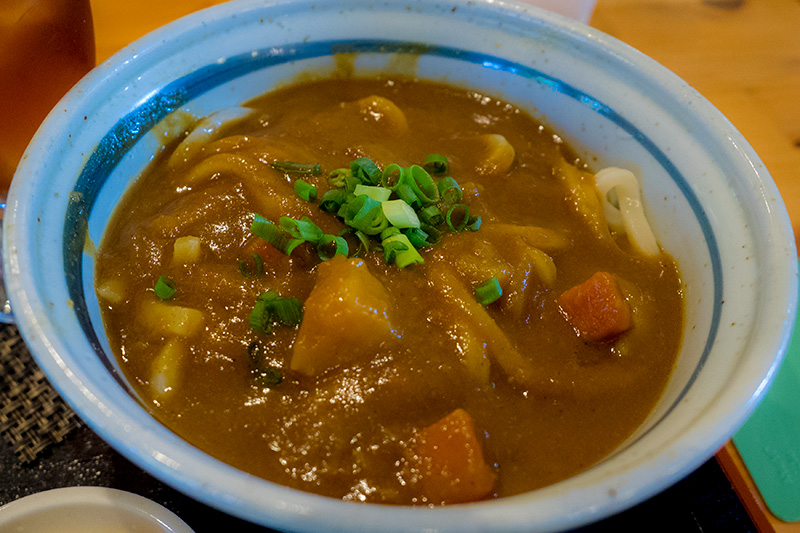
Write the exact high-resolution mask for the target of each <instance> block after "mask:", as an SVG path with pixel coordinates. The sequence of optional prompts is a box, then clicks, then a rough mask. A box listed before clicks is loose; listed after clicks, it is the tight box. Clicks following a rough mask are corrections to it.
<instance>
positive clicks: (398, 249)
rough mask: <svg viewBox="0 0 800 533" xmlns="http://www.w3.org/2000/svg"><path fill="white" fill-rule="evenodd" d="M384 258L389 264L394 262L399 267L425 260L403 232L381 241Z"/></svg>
mask: <svg viewBox="0 0 800 533" xmlns="http://www.w3.org/2000/svg"><path fill="white" fill-rule="evenodd" d="M382 245H383V253H384V259H385V260H386V262H387V263H389V264H392V263H394V264H396V265H397V266H398V267H400V268H405V267H407V266H408V265H412V264H418V263H420V264H421V263H424V262H425V260H424V259H423V258H422V256H421V255H419V252H418V251H417V250H416V248H414V246H413V245H412V244H411V241H409V240H408V237H406V236H405V235H404V234H403V233H398V234H397V235H392V236H391V237H388V238H387V239H384V241H383V243H382Z"/></svg>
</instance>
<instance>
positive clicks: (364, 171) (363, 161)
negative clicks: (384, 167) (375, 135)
mask: <svg viewBox="0 0 800 533" xmlns="http://www.w3.org/2000/svg"><path fill="white" fill-rule="evenodd" d="M350 172H352V173H353V176H355V177H356V178H358V181H359V183H363V184H365V185H377V184H378V183H380V181H381V170H380V169H379V168H378V165H376V164H375V162H374V161H373V160H372V159H370V158H369V157H359V158H358V159H356V160H355V161H351V162H350Z"/></svg>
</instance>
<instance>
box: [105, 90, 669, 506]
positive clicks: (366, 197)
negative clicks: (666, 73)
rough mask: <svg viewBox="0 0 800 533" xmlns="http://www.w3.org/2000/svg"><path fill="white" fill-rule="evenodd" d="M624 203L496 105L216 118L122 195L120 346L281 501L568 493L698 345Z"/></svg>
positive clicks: (329, 108)
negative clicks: (686, 341) (688, 338)
mask: <svg viewBox="0 0 800 533" xmlns="http://www.w3.org/2000/svg"><path fill="white" fill-rule="evenodd" d="M587 134H591V133H590V132H587ZM597 181H598V182H599V181H601V180H600V179H599V178H598V180H597ZM603 183H604V187H606V189H607V190H604V192H603V193H602V194H601V193H600V192H598V190H599V189H598V185H597V184H596V180H595V175H594V174H593V172H592V171H591V170H590V169H589V166H588V165H587V164H586V163H585V162H584V161H581V160H579V159H578V158H577V157H576V155H575V153H574V152H573V151H572V150H571V149H570V147H569V146H567V145H566V144H565V143H564V142H563V141H562V140H561V139H560V138H559V137H558V136H557V135H556V134H555V133H554V132H553V131H552V130H550V129H549V128H548V127H547V126H544V125H542V124H540V123H539V122H537V121H536V120H534V119H533V118H532V117H531V116H530V115H529V114H527V113H526V112H524V111H522V110H520V109H518V108H517V107H515V106H513V105H510V104H508V103H506V102H504V101H502V100H499V99H497V98H494V97H492V96H490V95H485V94H480V93H477V92H474V91H470V90H466V89H460V88H455V87H449V86H445V85H439V84H434V83H428V82H423V81H418V80H411V79H403V78H400V79H369V80H367V79H330V80H321V81H314V82H307V83H302V84H298V85H296V86H292V87H287V88H285V89H281V90H278V91H275V92H272V93H269V94H266V95H264V96H263V97H260V98H258V99H256V100H254V101H252V102H249V103H247V104H246V105H245V106H243V107H241V108H234V109H228V110H223V111H221V112H219V113H218V114H216V115H212V116H210V117H206V118H203V119H200V120H199V121H198V122H197V123H196V124H194V125H193V126H191V127H189V128H187V130H186V132H185V135H184V136H182V137H181V139H179V140H177V141H175V142H174V143H172V144H170V145H169V146H166V147H165V148H164V150H163V151H162V152H161V153H160V154H159V155H158V156H157V157H156V160H155V161H154V162H153V163H152V164H151V165H150V167H149V168H148V170H147V171H146V172H145V173H144V174H143V175H142V176H140V177H139V178H138V179H137V181H136V183H135V184H134V185H133V186H132V189H131V190H130V191H129V192H128V193H127V194H126V196H125V197H124V198H123V200H122V201H121V203H120V205H119V206H118V207H117V208H116V211H115V214H114V216H113V218H112V221H111V223H110V224H109V227H108V229H107V232H106V234H105V236H104V238H103V241H102V243H101V246H100V247H99V249H98V252H97V261H96V265H97V266H96V287H97V292H98V296H99V301H100V303H101V307H102V311H103V317H104V321H105V326H106V329H107V333H108V336H109V341H110V344H111V346H112V349H113V351H114V352H115V354H116V356H117V357H118V359H119V362H120V365H121V367H122V368H123V370H124V372H125V374H126V376H127V378H128V379H129V380H130V382H131V383H132V385H133V386H134V388H135V389H136V392H137V393H138V394H139V396H140V398H141V400H142V402H143V403H144V404H145V405H146V406H147V408H148V409H149V410H150V412H151V413H152V415H153V416H154V417H156V418H157V419H159V420H160V421H162V422H163V423H164V424H165V425H166V426H167V427H169V428H171V429H172V430H173V431H174V432H175V433H177V434H178V435H180V436H181V437H182V438H184V439H186V440H187V441H188V442H190V443H192V444H194V445H196V446H197V447H198V448H200V449H202V450H204V451H206V452H208V453H209V454H211V455H212V456H214V457H217V458H219V459H221V460H223V461H225V462H227V463H229V464H231V465H233V466H235V467H237V468H240V469H242V470H245V471H247V472H251V473H253V474H255V475H257V476H260V477H263V478H266V479H268V480H271V481H274V482H276V483H280V484H283V485H288V486H290V487H295V488H298V489H301V490H305V491H310V492H315V493H319V494H324V495H328V496H332V497H335V498H343V499H345V500H353V501H368V502H384V503H396V504H442V503H457V502H465V501H473V500H479V499H485V498H492V497H502V496H508V495H513V494H517V493H521V492H525V491H529V490H532V489H536V488H538V487H543V486H545V485H548V484H552V483H554V482H557V481H559V480H562V479H565V478H567V477H569V476H572V475H574V474H577V473H579V472H581V471H582V470H585V469H586V468H588V467H590V466H591V465H592V464H594V463H595V462H597V461H598V460H600V459H602V458H603V457H604V456H606V455H607V454H609V453H610V452H611V451H613V450H614V448H615V447H616V446H618V445H619V444H620V443H621V442H623V441H624V440H625V439H626V438H628V437H629V436H630V435H631V434H632V433H633V431H634V430H635V429H636V428H637V427H638V426H639V425H640V424H641V423H642V422H643V420H644V419H645V417H646V416H647V415H648V413H649V412H650V411H651V409H652V408H653V406H654V405H655V403H656V402H657V400H658V399H659V397H660V395H661V393H662V391H663V389H664V387H665V385H666V383H667V380H668V378H669V376H670V373H671V371H672V369H673V366H674V363H675V359H676V356H677V353H678V349H679V345H680V341H681V330H682V325H683V307H682V300H681V285H680V280H679V276H678V272H677V270H676V266H675V264H674V262H673V260H672V259H671V258H670V257H669V255H667V254H666V253H663V252H662V251H661V250H659V249H658V247H657V246H656V247H655V249H653V248H649V249H648V248H647V246H646V245H642V244H641V243H639V242H637V241H636V240H635V239H634V238H633V235H632V232H631V231H627V232H626V231H625V228H624V225H623V224H621V223H619V222H618V223H616V224H615V223H613V222H614V221H612V220H610V219H611V216H612V215H608V217H607V215H606V213H605V211H604V205H606V207H608V208H609V209H610V211H609V213H613V212H614V211H615V209H616V208H617V207H619V209H616V211H620V210H622V211H623V214H624V208H623V206H622V205H621V204H622V203H624V202H623V201H622V199H619V198H618V199H617V200H614V194H613V189H614V184H613V183H612V184H611V185H609V184H608V183H607V180H606V181H604V182H603ZM618 188H619V189H620V190H621V189H622V186H620V187H618ZM609 199H610V200H612V201H613V202H612V203H609V202H610V200H609ZM607 218H608V219H607ZM609 223H611V225H609ZM653 242H654V241H653Z"/></svg>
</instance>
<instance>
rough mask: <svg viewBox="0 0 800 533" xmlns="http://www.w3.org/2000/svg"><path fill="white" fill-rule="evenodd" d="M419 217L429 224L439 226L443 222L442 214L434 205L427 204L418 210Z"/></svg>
mask: <svg viewBox="0 0 800 533" xmlns="http://www.w3.org/2000/svg"><path fill="white" fill-rule="evenodd" d="M419 219H420V220H421V221H422V222H424V223H425V224H430V225H431V226H441V225H442V224H444V214H442V211H441V210H440V209H439V208H438V207H436V206H435V205H429V206H428V207H426V208H424V209H422V210H421V211H420V212H419Z"/></svg>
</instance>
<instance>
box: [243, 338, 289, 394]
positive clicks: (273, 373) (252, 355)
mask: <svg viewBox="0 0 800 533" xmlns="http://www.w3.org/2000/svg"><path fill="white" fill-rule="evenodd" d="M247 356H248V357H249V359H250V366H251V368H252V370H251V372H252V374H253V376H254V377H255V379H256V381H257V382H258V383H259V384H261V385H263V386H266V387H270V386H273V385H278V384H279V383H280V382H281V381H283V374H282V373H281V369H280V368H278V367H277V366H274V365H271V364H268V363H267V354H266V351H265V350H264V346H263V345H262V344H261V342H259V341H253V342H251V343H250V344H249V345H248V346H247Z"/></svg>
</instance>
